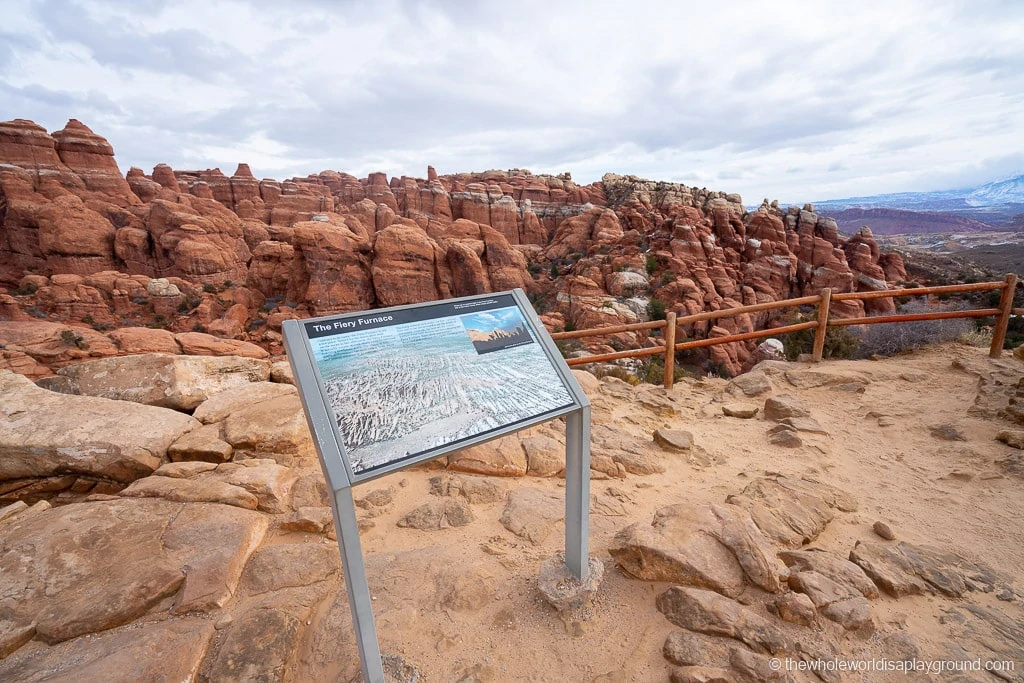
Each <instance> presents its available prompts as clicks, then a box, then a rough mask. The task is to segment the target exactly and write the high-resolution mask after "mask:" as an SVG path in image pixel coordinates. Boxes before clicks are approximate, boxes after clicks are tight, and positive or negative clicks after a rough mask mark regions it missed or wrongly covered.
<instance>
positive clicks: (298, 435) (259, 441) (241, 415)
mask: <svg viewBox="0 0 1024 683" xmlns="http://www.w3.org/2000/svg"><path fill="white" fill-rule="evenodd" d="M222 424H223V432H222V434H223V437H222V438H223V439H224V441H226V442H228V443H229V444H231V447H232V448H234V450H235V456H234V457H235V458H236V459H237V458H239V457H251V458H270V459H272V460H274V461H276V462H278V463H279V464H281V465H284V466H286V467H291V466H293V465H294V464H296V463H297V462H299V461H301V460H302V459H304V458H307V457H309V456H311V455H312V454H313V452H314V451H313V441H312V439H311V438H310V436H309V427H308V426H307V425H306V417H305V414H304V413H303V412H302V405H301V404H300V403H299V398H298V396H297V395H295V394H287V395H282V396H278V397H277V398H271V399H268V400H266V401H262V402H260V403H257V404H255V405H251V406H249V407H247V408H242V409H241V410H236V411H235V412H233V413H231V414H230V415H229V416H228V417H227V418H226V419H225V420H224V422H223V423H222Z"/></svg>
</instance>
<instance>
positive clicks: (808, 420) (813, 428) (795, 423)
mask: <svg viewBox="0 0 1024 683" xmlns="http://www.w3.org/2000/svg"><path fill="white" fill-rule="evenodd" d="M779 424H780V425H786V426H787V427H792V428H793V429H794V430H796V431H798V432H807V433H809V434H824V435H825V436H828V432H827V431H825V428H824V427H822V426H821V425H820V424H818V421H817V420H815V419H814V418H813V417H787V418H786V419H784V420H782V421H781V422H780V423H779Z"/></svg>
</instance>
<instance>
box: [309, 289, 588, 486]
mask: <svg viewBox="0 0 1024 683" xmlns="http://www.w3.org/2000/svg"><path fill="white" fill-rule="evenodd" d="M305 326H306V334H307V336H308V337H309V343H310V347H311V349H312V351H313V359H314V362H315V363H316V366H317V369H318V370H319V373H320V377H321V378H322V380H323V384H324V389H325V390H326V393H327V399H328V401H329V403H330V408H331V410H332V411H333V412H334V416H335V418H336V420H337V423H338V428H339V431H340V433H341V437H342V440H343V442H344V445H345V449H346V451H347V454H348V458H349V462H350V464H351V466H352V471H353V472H354V473H355V474H357V475H358V474H360V473H365V472H368V471H370V470H373V469H376V468H379V467H383V466H385V465H388V464H391V463H394V462H397V461H400V460H404V459H407V458H415V457H416V456H417V455H419V454H422V453H426V452H427V451H432V450H434V449H437V448H440V447H443V446H447V445H450V444H457V443H458V442H460V441H463V440H466V439H469V438H472V437H478V436H481V435H484V434H486V433H487V432H490V431H493V430H497V429H502V428H504V427H508V426H512V425H515V424H518V423H521V422H525V421H528V420H531V419H533V418H537V417H540V416H543V415H547V414H550V413H552V412H555V411H558V410H561V409H563V408H566V407H568V406H571V405H573V404H574V399H573V397H572V395H571V394H570V392H569V391H568V390H567V389H566V387H565V385H564V384H563V381H562V379H561V378H560V377H559V375H558V372H557V371H556V370H555V368H554V367H553V365H552V363H551V360H550V359H549V358H548V356H547V355H546V354H545V353H544V349H543V348H542V346H541V344H539V343H538V342H537V340H536V339H535V338H534V333H533V331H532V330H531V329H530V326H529V325H528V324H527V322H526V319H525V318H524V316H523V313H522V311H521V310H520V309H519V306H518V305H517V304H516V301H515V299H514V298H513V297H512V296H511V295H509V294H501V295H495V296H493V297H486V298H482V299H472V300H468V301H461V302H445V303H441V304H435V305H430V306H421V307H413V308H407V309H398V310H394V311H391V312H386V311H373V312H369V313H366V314H364V315H362V316H354V317H353V316H348V317H345V318H341V319H337V320H330V319H328V320H324V321H308V322H306V323H305Z"/></svg>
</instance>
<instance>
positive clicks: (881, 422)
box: [878, 415, 896, 427]
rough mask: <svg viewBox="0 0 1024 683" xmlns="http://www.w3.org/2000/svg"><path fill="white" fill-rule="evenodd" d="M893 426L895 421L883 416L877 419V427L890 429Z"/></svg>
mask: <svg viewBox="0 0 1024 683" xmlns="http://www.w3.org/2000/svg"><path fill="white" fill-rule="evenodd" d="M894 424H896V420H894V419H892V418H891V417H889V416H887V415H883V416H881V417H880V418H878V426H879V427H892V426H893V425H894Z"/></svg>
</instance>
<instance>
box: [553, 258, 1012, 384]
mask: <svg viewBox="0 0 1024 683" xmlns="http://www.w3.org/2000/svg"><path fill="white" fill-rule="evenodd" d="M1016 288H1017V276H1016V275H1014V274H1013V273H1010V274H1009V275H1007V276H1006V278H1005V279H1004V280H1003V281H1002V282H977V283H973V284H964V285H946V286H942V287H916V288H914V289H887V290H884V291H878V292H843V293H841V294H840V293H836V294H833V293H832V290H831V289H823V290H822V291H821V294H818V295H815V296H804V297H800V298H797V299H783V300H781V301H769V302H767V303H763V304H755V305H753V306H740V307H738V308H724V309H722V310H719V311H705V312H703V313H696V314H694V315H684V316H676V314H675V313H668V314H666V316H665V320H654V321H651V322H646V323H633V324H631V325H606V326H604V327H594V328H590V329H586V330H574V331H572V332H555V333H554V334H552V335H551V337H552V339H556V340H560V339H580V338H583V337H603V336H607V335H611V334H619V333H621V332H639V331H641V330H662V331H663V332H662V338H663V340H664V342H663V345H661V346H654V347H650V348H643V349H627V350H625V351H618V352H615V353H603V354H599V355H592V356H583V357H580V358H570V359H568V360H567V361H566V362H567V363H568V364H569V365H570V366H574V365H587V364H589V363H603V362H605V361H610V360H617V359H619V358H645V357H647V356H664V357H665V388H666V389H668V388H671V387H672V382H673V375H674V374H675V352H676V351H684V350H686V349H699V348H702V347H705V346H715V345H717V344H729V343H731V342H739V341H746V340H748V339H759V338H762V337H774V336H776V335H780V334H786V333H789V332H799V331H800V330H812V329H813V330H814V347H813V351H812V353H811V357H812V359H813V360H814V361H816V362H817V361H820V360H821V354H822V351H823V350H824V348H825V332H826V331H827V329H828V326H829V325H832V326H837V327H838V326H840V325H877V324H879V323H899V322H911V321H915V320H944V319H949V318H985V317H989V316H995V317H996V325H995V328H994V329H993V331H992V346H991V347H990V349H989V356H991V357H992V358H998V357H999V355H1000V353H1001V352H1002V349H1003V341H1004V340H1005V339H1006V328H1007V325H1009V322H1010V314H1011V313H1012V314H1016V315H1021V314H1024V308H1013V295H1014V291H1015V290H1016ZM996 290H998V291H1000V292H1001V295H1000V297H999V307H998V308H979V309H969V310H963V311H935V312H934V313H907V314H899V315H878V316H871V317H865V318H840V319H836V320H830V319H829V308H830V307H831V304H832V302H833V301H853V300H860V301H863V300H865V299H883V298H886V299H887V298H896V297H911V296H930V295H933V294H959V293H962V292H985V291H996ZM807 305H815V306H817V309H818V310H817V316H816V318H817V319H816V320H810V321H808V322H803V323H796V324H794V325H784V326H782V327H772V328H768V329H764V330H754V331H753V332H744V333H742V334H730V335H726V336H724V337H710V338H708V339H694V340H690V341H682V342H678V343H677V342H676V336H677V328H678V326H679V325H688V324H690V323H696V322H701V321H704V320H717V319H719V318H731V317H734V316H737V315H742V314H744V313H759V312H762V311H774V310H778V309H781V308H792V307H794V306H807Z"/></svg>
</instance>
